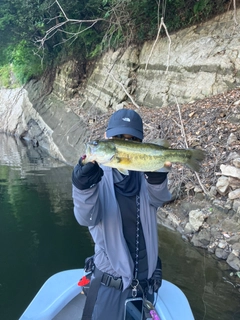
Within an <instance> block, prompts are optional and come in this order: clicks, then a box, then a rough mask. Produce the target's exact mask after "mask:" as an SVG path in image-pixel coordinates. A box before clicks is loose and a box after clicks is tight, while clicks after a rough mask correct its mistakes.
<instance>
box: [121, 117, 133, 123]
mask: <svg viewBox="0 0 240 320" xmlns="http://www.w3.org/2000/svg"><path fill="white" fill-rule="evenodd" d="M122 120H123V121H126V122H131V120H130V119H129V118H122Z"/></svg>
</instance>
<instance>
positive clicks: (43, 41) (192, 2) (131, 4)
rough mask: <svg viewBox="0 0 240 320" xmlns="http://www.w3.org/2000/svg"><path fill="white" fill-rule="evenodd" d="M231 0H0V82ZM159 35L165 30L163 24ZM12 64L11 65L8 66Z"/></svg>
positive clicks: (189, 20)
mask: <svg viewBox="0 0 240 320" xmlns="http://www.w3.org/2000/svg"><path fill="white" fill-rule="evenodd" d="M231 3H232V1H231V0H198V1H196V0H162V1H160V0H159V1H157V0H81V1H79V0H68V1H63V0H55V1H54V0H25V1H21V0H1V3H0V46H1V53H0V79H1V80H0V85H3V86H10V81H9V80H8V79H7V74H10V70H11V71H12V72H13V73H14V75H15V77H16V78H17V80H18V81H19V83H22V84H23V83H26V82H27V81H28V80H29V79H31V78H36V77H39V76H40V75H41V74H42V73H43V72H44V71H45V70H46V68H48V67H50V66H54V65H57V64H59V63H62V62H64V61H66V60H67V59H70V58H71V57H75V58H77V59H78V60H82V61H84V60H87V59H91V58H95V57H96V56H98V55H99V54H101V53H102V52H104V51H105V50H107V49H108V48H113V49H116V48H118V47H119V46H128V45H130V44H141V43H142V42H144V41H146V40H152V39H155V37H156V35H157V31H158V26H159V23H160V19H161V18H162V17H163V18H164V22H165V25H166V27H167V29H168V32H169V33H170V32H174V31H177V30H178V29H182V28H185V27H188V26H190V25H192V24H196V23H201V22H204V21H206V20H207V19H210V18H211V17H213V16H214V15H216V14H220V13H222V12H225V11H226V10H228V9H229V7H230V5H231ZM162 32H163V35H164V30H162ZM10 65H11V68H10Z"/></svg>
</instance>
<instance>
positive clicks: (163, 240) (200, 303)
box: [159, 226, 240, 320]
mask: <svg viewBox="0 0 240 320" xmlns="http://www.w3.org/2000/svg"><path fill="white" fill-rule="evenodd" d="M159 254H160V256H161V258H162V264H163V278H164V279H166V280H169V281H171V282H173V283H174V284H175V285H177V286H178V287H179V288H181V289H182V290H183V291H184V293H185V295H186V296H187V298H188V300H189V303H190V305H191V308H192V310H193V314H194V317H195V319H196V320H217V319H219V320H239V319H240V293H239V291H238V288H235V287H234V286H233V285H234V283H233V282H232V281H234V280H233V279H231V277H230V272H231V270H230V269H229V266H228V265H227V264H226V263H225V262H223V261H219V260H217V259H216V258H214V256H213V255H210V254H208V253H207V252H206V250H203V249H198V248H195V247H193V246H192V245H191V244H190V243H187V242H185V241H183V240H182V238H181V235H180V234H179V233H177V232H175V231H171V230H169V229H166V228H165V227H162V226H159ZM226 280H227V281H226Z"/></svg>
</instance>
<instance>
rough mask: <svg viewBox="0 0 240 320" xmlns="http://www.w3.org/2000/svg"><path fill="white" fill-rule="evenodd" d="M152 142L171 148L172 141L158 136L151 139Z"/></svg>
mask: <svg viewBox="0 0 240 320" xmlns="http://www.w3.org/2000/svg"><path fill="white" fill-rule="evenodd" d="M151 143H153V144H157V145H159V146H161V147H164V148H170V143H169V142H168V141H167V140H165V139H160V138H156V139H154V140H151Z"/></svg>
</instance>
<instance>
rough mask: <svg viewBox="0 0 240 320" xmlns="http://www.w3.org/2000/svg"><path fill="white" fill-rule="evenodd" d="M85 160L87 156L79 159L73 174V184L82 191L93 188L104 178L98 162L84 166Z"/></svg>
mask: <svg viewBox="0 0 240 320" xmlns="http://www.w3.org/2000/svg"><path fill="white" fill-rule="evenodd" d="M84 159H85V156H82V157H81V158H80V159H79V162H78V164H77V165H76V166H75V168H74V170H73V173H72V183H73V185H74V186H75V187H76V188H78V189H80V190H85V189H89V188H92V187H93V186H95V185H96V184H97V183H98V182H100V181H101V179H102V176H103V170H102V168H100V167H99V165H98V163H97V162H96V161H93V162H88V163H86V164H83V163H82V162H83V160H84Z"/></svg>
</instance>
